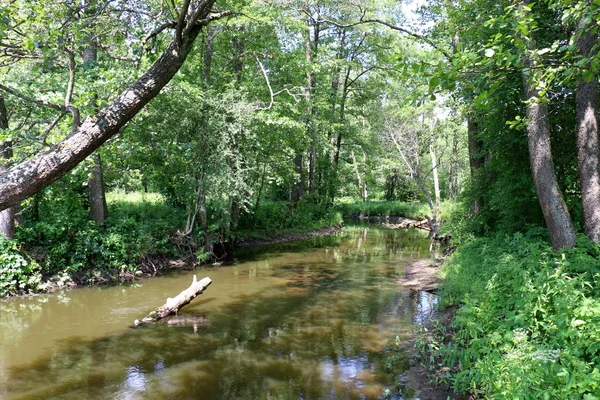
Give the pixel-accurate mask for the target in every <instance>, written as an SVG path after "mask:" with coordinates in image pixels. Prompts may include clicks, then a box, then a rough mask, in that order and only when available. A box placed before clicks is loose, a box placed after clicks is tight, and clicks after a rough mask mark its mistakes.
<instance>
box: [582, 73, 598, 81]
mask: <svg viewBox="0 0 600 400" xmlns="http://www.w3.org/2000/svg"><path fill="white" fill-rule="evenodd" d="M595 78H596V74H594V73H593V72H592V71H590V70H587V71H585V72H584V73H583V80H584V81H585V82H586V83H590V82H591V81H593V80H594V79H595Z"/></svg>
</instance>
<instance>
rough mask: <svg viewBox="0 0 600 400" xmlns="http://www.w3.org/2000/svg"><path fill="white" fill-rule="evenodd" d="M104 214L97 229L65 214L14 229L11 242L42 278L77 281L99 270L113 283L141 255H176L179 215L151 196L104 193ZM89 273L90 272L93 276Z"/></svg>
mask: <svg viewBox="0 0 600 400" xmlns="http://www.w3.org/2000/svg"><path fill="white" fill-rule="evenodd" d="M107 197H108V203H109V210H110V215H109V217H108V218H107V219H106V221H105V223H104V224H103V226H100V225H98V224H97V223H95V222H93V221H90V220H89V219H88V216H87V214H86V213H73V214H71V215H69V214H68V213H67V212H64V211H65V210H60V209H59V210H57V211H56V212H55V213H54V214H47V215H44V218H43V219H42V220H40V221H37V222H29V223H27V224H26V225H25V226H21V227H19V229H17V232H16V240H17V242H18V243H20V244H22V246H23V248H24V249H25V250H26V251H28V252H35V253H36V255H37V256H38V257H39V259H40V264H41V266H42V269H41V272H42V273H43V275H44V277H46V278H50V277H52V276H54V275H64V273H67V274H68V275H70V276H71V277H73V278H75V277H77V279H76V280H78V281H86V280H87V277H88V275H90V274H92V273H97V272H98V271H103V273H104V274H105V275H106V276H105V277H106V278H109V279H111V278H116V277H118V276H119V274H120V273H121V272H122V271H123V270H129V271H135V270H136V269H137V266H138V260H139V258H140V257H141V256H145V255H149V254H173V255H174V254H176V253H177V248H176V247H175V246H174V245H173V244H172V243H171V242H170V240H169V239H170V236H171V234H172V233H174V232H175V231H176V230H177V228H179V227H180V226H181V224H182V223H183V222H184V221H185V212H184V211H182V210H178V209H174V208H172V207H170V206H168V205H166V204H165V202H164V201H163V199H162V197H160V196H157V195H152V194H143V193H132V194H123V193H121V194H110V193H109V194H108V196H107ZM93 270H96V272H94V271H93Z"/></svg>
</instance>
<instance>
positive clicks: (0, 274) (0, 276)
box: [0, 238, 41, 297]
mask: <svg viewBox="0 0 600 400" xmlns="http://www.w3.org/2000/svg"><path fill="white" fill-rule="evenodd" d="M40 281H41V275H40V267H39V265H38V264H37V262H35V261H34V260H28V259H27V258H25V257H24V256H23V254H22V253H21V252H20V251H19V249H18V245H17V242H16V241H14V240H6V239H4V238H0V297H4V296H6V295H10V294H17V293H26V292H28V291H35V290H36V289H37V288H38V286H39V284H40Z"/></svg>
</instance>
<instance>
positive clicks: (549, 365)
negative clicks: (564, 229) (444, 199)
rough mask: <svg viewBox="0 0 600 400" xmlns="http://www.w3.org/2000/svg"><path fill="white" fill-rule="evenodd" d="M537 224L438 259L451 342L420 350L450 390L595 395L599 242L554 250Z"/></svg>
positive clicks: (599, 378) (508, 395)
mask: <svg viewBox="0 0 600 400" xmlns="http://www.w3.org/2000/svg"><path fill="white" fill-rule="evenodd" d="M546 235H547V234H546V232H545V230H543V229H541V228H534V229H531V230H529V231H528V232H527V233H525V234H521V233H517V234H513V235H512V236H503V235H498V236H497V237H495V238H479V239H475V240H473V241H471V242H470V243H467V244H464V245H463V246H461V248H460V249H459V250H458V251H457V252H456V253H455V254H454V255H453V257H452V258H451V259H450V261H449V262H447V263H446V265H445V266H444V271H443V272H444V275H445V281H444V282H443V284H442V287H441V290H440V296H441V301H442V303H443V305H445V306H449V305H453V304H460V305H462V307H461V308H460V309H459V311H458V313H457V316H456V319H455V321H454V323H453V326H454V329H455V332H454V334H453V337H452V342H448V343H445V342H444V341H437V342H436V343H437V344H436V345H435V346H432V347H431V348H430V349H429V351H430V354H431V356H432V357H433V358H434V359H435V360H436V362H437V363H440V364H442V365H443V366H446V367H450V368H451V369H452V370H453V371H455V373H454V374H453V375H452V376H451V377H450V378H449V382H450V383H451V384H452V385H453V387H454V388H455V389H457V390H460V391H468V390H470V389H474V390H476V391H481V393H484V394H486V395H489V396H490V397H491V398H496V399H514V398H519V399H540V398H547V399H557V398H561V399H565V398H586V399H592V398H596V397H597V396H599V395H600V371H599V370H598V368H597V366H598V365H600V344H599V343H600V300H599V299H600V290H599V289H598V287H599V283H600V258H599V255H600V246H598V245H597V244H594V243H591V242H590V241H588V240H587V239H586V238H584V237H580V238H579V240H578V247H577V248H576V249H572V250H569V251H567V252H564V253H555V252H553V251H552V250H551V248H550V247H549V245H548V241H547V238H546Z"/></svg>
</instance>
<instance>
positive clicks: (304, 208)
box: [237, 201, 344, 237]
mask: <svg viewBox="0 0 600 400" xmlns="http://www.w3.org/2000/svg"><path fill="white" fill-rule="evenodd" d="M343 222H344V221H343V219H342V215H341V214H340V213H339V212H338V211H337V210H334V209H332V208H331V207H328V206H325V205H318V204H314V203H310V202H307V201H302V202H299V203H298V204H297V206H296V208H295V209H293V208H291V207H290V203H288V202H286V201H265V202H263V203H261V205H260V207H259V209H258V211H257V213H256V215H253V214H247V215H244V216H243V218H242V220H241V221H240V226H241V228H242V230H241V231H240V232H239V233H238V234H237V236H238V237H257V236H258V237H264V236H273V235H274V234H277V233H294V232H302V231H310V230H314V229H320V228H325V227H330V226H341V225H343Z"/></svg>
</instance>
